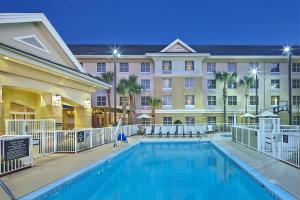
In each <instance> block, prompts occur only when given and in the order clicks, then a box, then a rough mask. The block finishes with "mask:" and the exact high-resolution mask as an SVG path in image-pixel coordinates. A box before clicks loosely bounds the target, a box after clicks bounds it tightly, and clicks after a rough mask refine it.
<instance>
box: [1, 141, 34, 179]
mask: <svg viewBox="0 0 300 200" xmlns="http://www.w3.org/2000/svg"><path fill="white" fill-rule="evenodd" d="M32 165H33V155H32V136H30V135H11V136H0V175H2V174H6V173H9V172H12V171H16V170H19V169H22V168H26V167H30V166H32Z"/></svg>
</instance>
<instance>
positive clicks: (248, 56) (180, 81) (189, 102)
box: [69, 39, 300, 125]
mask: <svg viewBox="0 0 300 200" xmlns="http://www.w3.org/2000/svg"><path fill="white" fill-rule="evenodd" d="M117 47H118V49H119V51H120V53H121V56H120V58H119V59H118V62H117V72H116V74H117V81H119V80H120V79H122V78H126V77H128V76H129V75H131V74H135V75H137V76H138V81H139V83H140V84H141V85H142V86H143V88H144V89H143V91H142V92H141V94H140V95H138V97H137V113H138V114H142V113H146V114H150V113H151V108H150V107H149V104H148V101H147V99H148V98H149V97H155V98H159V99H161V101H162V103H161V105H160V106H159V107H158V108H157V109H156V121H155V122H156V123H163V124H169V123H174V121H176V120H180V121H181V122H183V123H194V122H195V123H201V122H203V123H207V122H208V123H217V122H223V83H222V82H219V81H216V80H215V75H214V72H215V71H216V72H219V71H220V72H223V71H226V72H229V73H233V72H237V74H238V79H237V80H236V81H235V82H229V83H228V98H227V102H226V103H227V121H228V122H229V123H231V122H232V121H233V116H234V113H236V114H237V116H240V115H241V114H243V113H245V87H244V86H241V85H240V84H239V80H240V79H243V77H244V76H247V75H248V76H249V75H251V70H252V69H258V96H259V98H258V106H259V111H261V110H263V109H264V110H270V111H273V109H272V108H274V107H276V106H277V105H278V104H279V103H280V104H281V105H284V104H286V103H288V57H287V56H285V55H283V52H282V48H283V47H282V46H260V45H253V46H252V45H188V44H186V43H184V42H183V41H181V40H179V39H176V40H175V41H174V42H172V43H171V44H169V45H117ZM69 48H70V49H71V51H72V52H73V54H75V55H76V57H77V59H78V60H79V62H80V63H81V64H82V65H83V67H84V69H85V70H86V71H87V72H88V73H90V74H91V75H93V76H101V73H103V72H107V71H113V66H114V60H113V56H112V51H113V46H110V45H69ZM292 62H293V63H292V105H293V106H292V108H293V113H292V114H293V123H294V124H299V104H300V51H299V46H297V47H295V46H294V49H293V56H292ZM111 97H112V98H111V105H113V101H114V99H113V95H112V96H111ZM255 100H256V96H255V84H254V85H252V86H251V87H250V94H249V97H248V112H251V113H253V114H255V108H256V102H255ZM121 101H122V98H121V97H120V96H119V95H117V102H118V103H117V104H118V108H119V109H120V108H121ZM107 105H108V102H107V94H106V91H105V90H98V91H97V92H96V93H94V95H93V97H92V106H93V108H94V109H95V110H96V109H98V110H100V112H98V114H97V115H95V117H96V123H97V125H106V124H107V122H108V120H107V118H108V115H107V112H105V107H107ZM102 111H103V112H102ZM108 112H109V111H108ZM278 115H279V116H280V117H281V121H282V123H286V124H287V123H288V112H287V111H282V112H279V113H278ZM145 120H146V119H145ZM237 120H238V121H242V119H241V118H239V117H237ZM148 122H149V119H148ZM142 123H144V122H143V121H142Z"/></svg>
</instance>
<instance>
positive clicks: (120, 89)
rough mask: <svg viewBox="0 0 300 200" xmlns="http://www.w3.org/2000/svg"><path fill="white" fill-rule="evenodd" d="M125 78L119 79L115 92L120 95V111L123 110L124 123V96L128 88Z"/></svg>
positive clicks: (124, 122) (125, 110)
mask: <svg viewBox="0 0 300 200" xmlns="http://www.w3.org/2000/svg"><path fill="white" fill-rule="evenodd" d="M127 84H128V83H127V80H126V79H121V80H120V82H119V84H118V86H117V92H118V93H119V94H120V95H121V96H122V99H123V101H122V111H123V122H122V124H123V125H125V124H126V113H127V109H126V106H127V105H126V97H127V95H128V89H127Z"/></svg>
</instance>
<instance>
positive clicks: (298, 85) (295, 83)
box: [292, 79, 300, 89]
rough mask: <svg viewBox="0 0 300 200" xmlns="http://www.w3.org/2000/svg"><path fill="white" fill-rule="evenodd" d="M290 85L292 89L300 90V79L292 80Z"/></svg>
mask: <svg viewBox="0 0 300 200" xmlns="http://www.w3.org/2000/svg"><path fill="white" fill-rule="evenodd" d="M292 85H293V88H294V89H297V88H300V79H293V84H292Z"/></svg>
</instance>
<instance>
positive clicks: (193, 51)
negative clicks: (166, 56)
mask: <svg viewBox="0 0 300 200" xmlns="http://www.w3.org/2000/svg"><path fill="white" fill-rule="evenodd" d="M176 43H179V44H180V45H181V46H183V47H184V48H186V49H187V50H189V51H190V52H192V53H196V51H195V50H194V49H192V48H191V47H190V46H189V45H187V44H186V43H184V42H183V41H181V40H180V39H178V38H177V39H176V40H174V41H173V42H172V43H171V44H169V45H168V46H166V47H165V48H164V49H163V50H161V51H160V52H161V53H164V52H166V51H167V50H168V49H170V48H171V47H172V46H174V45H175V44H176Z"/></svg>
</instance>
